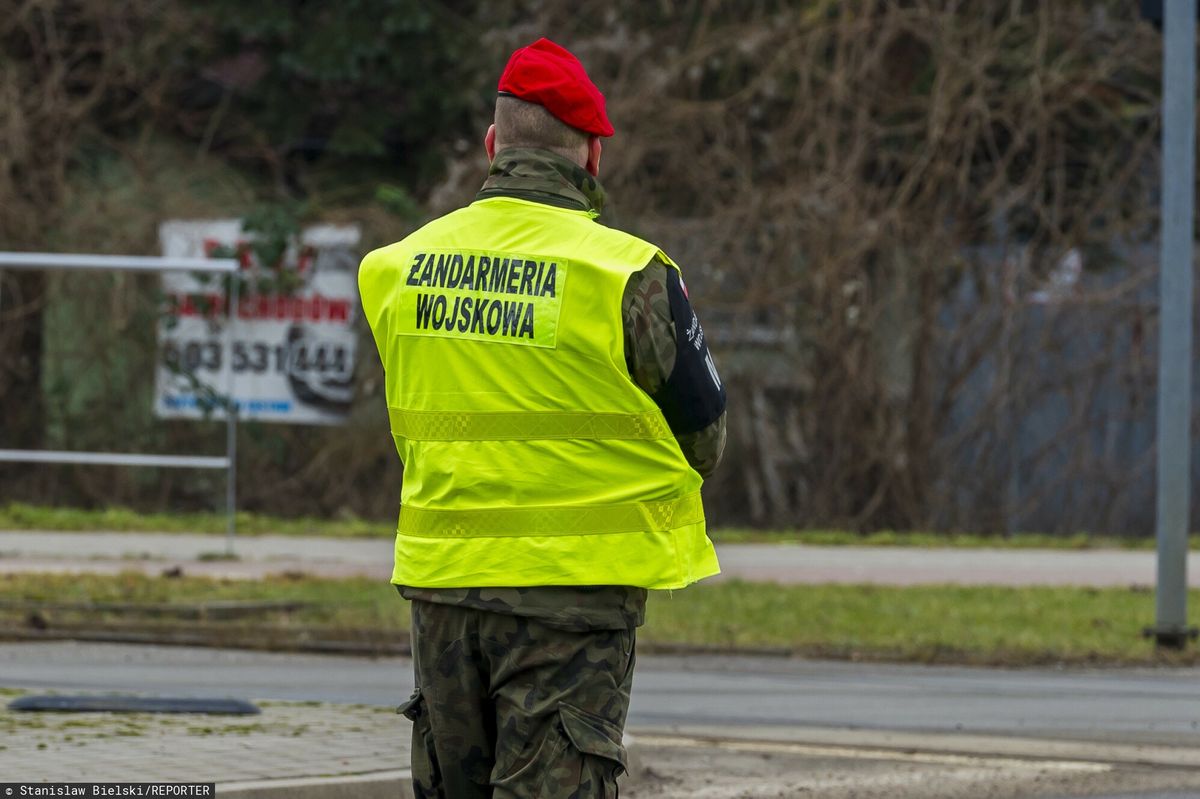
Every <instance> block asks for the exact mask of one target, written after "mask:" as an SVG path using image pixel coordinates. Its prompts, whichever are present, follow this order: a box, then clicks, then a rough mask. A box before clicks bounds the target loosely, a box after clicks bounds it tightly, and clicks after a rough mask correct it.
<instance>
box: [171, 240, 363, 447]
mask: <svg viewBox="0 0 1200 799" xmlns="http://www.w3.org/2000/svg"><path fill="white" fill-rule="evenodd" d="M159 240H160V242H161V244H162V251H163V255H167V256H182V257H191V258H203V257H218V256H221V257H228V256H232V257H235V258H237V259H238V261H239V263H240V265H241V269H240V270H239V272H238V273H237V279H238V285H239V297H238V303H237V308H236V313H235V315H234V316H235V319H234V322H233V336H232V344H231V343H230V340H229V339H230V337H229V336H228V335H227V333H226V324H227V319H228V316H227V308H226V300H225V290H224V286H225V284H226V282H227V281H228V280H229V278H228V277H227V276H218V275H211V276H203V275H195V274H188V273H169V274H165V275H163V293H164V294H165V298H166V303H167V306H166V310H165V311H164V314H163V316H162V317H161V319H160V321H159V326H158V343H159V360H158V373H157V377H156V391H155V402H154V411H155V414H156V415H157V416H159V417H161V418H187V419H197V418H205V417H207V418H224V411H223V407H222V406H221V405H220V404H219V403H218V405H217V406H215V407H214V406H213V399H214V397H215V398H217V399H218V400H219V399H220V398H222V397H224V396H225V393H226V391H227V390H228V389H227V386H228V385H229V383H228V380H229V377H230V370H232V371H233V397H234V399H235V401H236V402H237V408H238V418H239V419H249V420H257V421H263V422H285V423H290V424H339V423H341V422H343V421H345V418H346V415H347V413H348V412H349V410H350V402H351V400H352V398H353V386H354V382H353V377H354V359H355V345H356V340H357V339H356V336H355V332H354V322H355V318H356V317H357V316H358V314H359V312H360V311H359V303H358V286H357V273H358V262H359V253H358V250H357V246H358V241H359V230H358V228H357V227H350V226H332V225H324V226H315V227H310V228H306V229H305V230H304V231H303V232H302V233H301V235H300V240H299V242H298V243H296V244H293V245H291V246H289V247H288V249H287V251H286V252H285V253H284V254H283V256H282V258H281V261H280V263H278V264H274V265H272V266H270V267H267V266H264V265H262V264H259V263H258V260H257V258H256V256H255V255H254V250H253V246H252V243H253V237H252V235H251V234H247V233H246V232H245V231H243V229H242V225H241V222H240V221H239V220H236V219H217V220H194V221H183V220H174V221H169V222H164V223H163V224H162V225H161V226H160V227H159Z"/></svg>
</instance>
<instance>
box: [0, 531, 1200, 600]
mask: <svg viewBox="0 0 1200 799" xmlns="http://www.w3.org/2000/svg"><path fill="white" fill-rule="evenodd" d="M225 543H226V542H225V538H224V536H221V535H193V534H174V533H105V532H95V533H60V532H42V531H23V532H4V531H0V574H3V573H15V572H60V573H61V572H65V573H99V574H116V573H118V572H121V571H140V572H143V573H147V574H158V573H160V572H162V571H163V570H164V569H166V568H172V567H176V566H178V567H180V568H182V569H183V571H184V573H185V574H190V575H200V576H213V577H229V578H254V577H261V576H264V575H267V574H279V573H284V572H302V573H305V574H310V575H314V576H322V577H368V578H371V579H378V580H387V579H388V577H389V576H390V574H391V563H392V541H391V539H390V538H378V539H363V538H322V537H301V536H254V537H244V538H238V539H236V541H235V542H234V552H235V554H236V556H237V559H236V560H223V559H221V556H222V555H223V553H224V552H225ZM717 551H718V554H719V556H720V559H721V568H722V574H721V577H719V578H717V579H732V578H740V579H744V580H755V581H775V582H779V583H792V584H804V583H874V584H879V585H921V584H940V583H955V584H962V585H1080V586H1095V587H1104V586H1130V585H1145V586H1149V585H1153V584H1154V578H1155V556H1154V553H1153V552H1152V551H1148V550H1146V551H1133V550H1038V549H955V548H944V549H932V548H930V549H925V548H915V547H914V548H908V547H811V546H798V545H775V544H723V545H719V546H718V547H717ZM1188 575H1189V580H1190V583H1191V585H1192V586H1193V587H1200V553H1196V552H1193V553H1191V554H1190V556H1189V559H1188Z"/></svg>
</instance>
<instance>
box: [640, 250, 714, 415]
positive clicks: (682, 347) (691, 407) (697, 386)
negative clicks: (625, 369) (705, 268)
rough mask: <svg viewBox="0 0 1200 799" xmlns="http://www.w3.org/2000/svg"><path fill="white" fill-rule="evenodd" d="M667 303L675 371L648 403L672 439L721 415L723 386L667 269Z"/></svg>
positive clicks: (679, 285) (688, 307)
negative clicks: (662, 419) (672, 327)
mask: <svg viewBox="0 0 1200 799" xmlns="http://www.w3.org/2000/svg"><path fill="white" fill-rule="evenodd" d="M667 299H668V300H669V301H670V304H671V318H672V321H673V322H674V324H675V368H674V369H672V370H671V376H670V377H669V378H668V379H667V382H666V384H665V385H664V386H663V387H662V389H660V390H659V391H658V392H657V393H656V394H653V395H651V397H650V399H652V400H654V403H655V404H656V405H658V407H659V408H660V409H661V410H662V412H663V416H665V417H666V419H667V424H668V425H670V426H671V432H672V433H674V434H675V435H676V436H682V435H687V434H688V433H695V432H696V431H698V430H703V429H704V428H706V427H708V426H709V425H710V424H712V423H713V422H715V421H716V420H717V419H719V418H721V414H722V413H724V412H725V386H724V385H723V384H722V383H721V378H720V376H719V375H718V374H717V367H716V364H714V363H713V359H712V355H710V354H709V352H708V343H707V342H706V341H705V340H704V329H703V328H702V327H700V320H699V318H697V317H696V313H695V311H693V310H692V304H691V302H689V301H688V297H687V294H686V293H685V292H684V289H683V282H682V281H681V280H680V278H679V271H678V270H676V269H674V268H669V269H667Z"/></svg>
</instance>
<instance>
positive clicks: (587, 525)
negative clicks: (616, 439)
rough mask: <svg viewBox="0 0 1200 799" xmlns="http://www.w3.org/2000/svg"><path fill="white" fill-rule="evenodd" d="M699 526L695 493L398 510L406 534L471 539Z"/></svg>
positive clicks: (699, 506)
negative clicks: (583, 503)
mask: <svg viewBox="0 0 1200 799" xmlns="http://www.w3.org/2000/svg"><path fill="white" fill-rule="evenodd" d="M702 521H704V506H703V505H702V504H701V502H700V495H699V494H689V495H688V496H686V497H680V498H679V499H675V500H668V501H666V502H630V503H628V504H624V505H590V506H587V507H582V508H580V507H567V508H488V509H486V510H428V509H426V508H414V507H413V506H411V505H405V506H403V507H402V508H400V529H401V530H403V531H404V534H405V535H415V536H423V537H427V538H440V537H446V538H474V537H490V536H496V537H503V536H525V535H549V536H555V535H600V534H604V533H633V532H639V531H641V530H671V529H674V528H676V527H681V526H683V525H685V524H695V523H697V522H702Z"/></svg>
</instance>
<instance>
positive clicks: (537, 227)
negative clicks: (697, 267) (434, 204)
mask: <svg viewBox="0 0 1200 799" xmlns="http://www.w3.org/2000/svg"><path fill="white" fill-rule="evenodd" d="M592 217H593V215H592V214H590V213H588V212H585V211H573V210H567V209H562V208H556V207H553V206H549V205H544V204H541V203H535V202H529V201H526V200H520V199H513V198H497V199H487V200H481V201H477V202H475V203H473V204H472V205H470V206H468V207H466V208H464V209H461V210H459V211H456V212H454V213H451V214H449V215H447V216H444V217H442V218H440V219H437V220H435V221H433V222H431V223H429V224H428V225H426V226H425V227H423V228H421V229H420V230H418V231H416V232H415V233H413V234H412V235H410V236H408V237H407V238H405V239H404V240H402V241H400V242H398V243H396V244H393V245H391V246H388V247H384V248H382V249H379V250H375V251H374V252H372V253H370V254H369V255H367V257H366V258H365V259H364V260H363V262H362V266H361V268H360V269H359V291H360V293H361V295H362V303H363V308H364V310H365V315H366V318H367V321H368V322H369V323H370V325H371V330H372V333H373V334H374V337H375V342H376V345H377V346H378V349H379V353H380V357H381V358H382V359H383V365H384V370H385V372H386V396H387V404H388V416H389V419H390V423H391V431H392V436H393V438H394V439H395V442H396V449H397V451H398V452H399V453H400V457H401V459H402V460H403V462H404V481H403V486H402V488H401V507H400V518H399V523H398V525H397V533H396V547H395V568H394V571H393V574H392V582H394V583H396V584H398V585H409V586H415V587H427V588H455V587H486V586H538V585H632V586H641V587H644V588H680V587H683V586H685V585H687V584H689V583H692V582H695V581H696V580H699V579H701V578H703V577H707V576H709V575H712V574H716V573H717V572H718V571H719V567H718V565H717V558H716V553H715V552H714V550H713V546H712V543H711V542H710V541H709V540H708V537H707V536H706V534H705V527H704V508H703V506H702V504H701V502H700V484H701V482H702V480H701V477H700V475H699V474H697V473H696V471H695V470H693V469H692V468H691V467H690V466H689V465H688V463H687V460H686V459H685V458H684V456H683V453H682V452H681V451H680V449H679V446H678V444H677V443H676V442H675V439H674V436H673V435H672V433H671V430H670V428H669V427H668V425H667V422H666V420H665V419H664V417H663V415H662V413H661V412H660V411H659V409H658V407H657V406H656V405H655V404H654V402H653V401H651V399H650V398H649V396H647V394H646V393H645V392H644V391H642V390H641V389H640V388H638V386H637V385H636V384H635V383H634V382H633V380H632V379H631V378H630V375H629V371H628V368H627V366H626V362H625V353H624V333H623V324H622V316H621V297H622V294H623V292H624V289H625V284H626V282H627V280H628V279H629V277H630V275H631V274H633V273H634V272H636V271H638V270H640V269H642V268H643V267H645V265H646V264H647V263H649V262H650V260H651V259H652V258H653V257H654V256H655V254H656V253H657V254H659V255H660V257H662V258H663V259H664V261H666V262H667V263H670V261H669V259H667V258H666V256H665V255H662V254H661V253H660V251H659V250H658V248H657V247H655V246H654V245H652V244H649V243H647V242H644V241H642V240H640V239H638V238H635V237H634V236H630V235H628V234H626V233H623V232H620V231H617V230H613V229H611V228H607V227H604V226H603V225H600V224H598V223H596V222H595V221H593V218H592ZM671 266H672V267H673V268H674V264H671Z"/></svg>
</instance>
